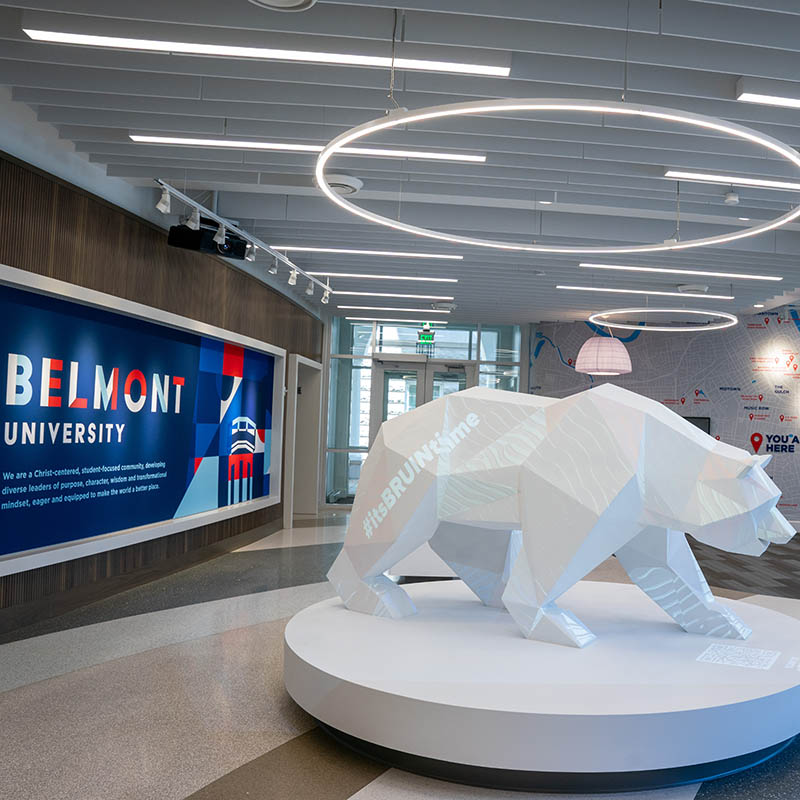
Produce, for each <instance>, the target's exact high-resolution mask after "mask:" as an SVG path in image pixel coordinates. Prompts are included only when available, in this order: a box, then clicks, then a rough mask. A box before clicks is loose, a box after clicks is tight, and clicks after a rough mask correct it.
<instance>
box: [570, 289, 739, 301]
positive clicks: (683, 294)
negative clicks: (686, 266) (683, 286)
mask: <svg viewBox="0 0 800 800" xmlns="http://www.w3.org/2000/svg"><path fill="white" fill-rule="evenodd" d="M556 289H570V290H572V291H574V292H615V293H617V294H658V295H663V296H665V297H704V298H705V299H706V300H733V299H734V298H733V296H732V295H728V294H702V293H698V292H662V291H654V290H650V289H611V288H608V287H605V286H562V285H559V286H556Z"/></svg>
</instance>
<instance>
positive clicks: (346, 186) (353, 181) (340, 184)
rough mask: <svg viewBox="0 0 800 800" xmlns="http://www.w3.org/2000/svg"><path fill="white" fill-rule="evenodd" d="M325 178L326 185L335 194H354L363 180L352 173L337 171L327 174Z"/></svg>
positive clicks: (359, 188) (362, 183)
mask: <svg viewBox="0 0 800 800" xmlns="http://www.w3.org/2000/svg"><path fill="white" fill-rule="evenodd" d="M327 179H328V186H330V187H331V189H333V191H334V192H336V194H341V195H352V194H356V193H357V192H359V191H360V190H361V187H362V186H363V185H364V181H362V180H361V178H356V177H355V176H353V175H344V174H341V173H338V172H334V173H333V174H330V175H328V176H327Z"/></svg>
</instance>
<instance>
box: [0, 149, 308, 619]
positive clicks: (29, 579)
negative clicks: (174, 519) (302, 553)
mask: <svg viewBox="0 0 800 800" xmlns="http://www.w3.org/2000/svg"><path fill="white" fill-rule="evenodd" d="M0 263H3V264H8V265H10V266H12V267H17V268H19V269H25V270H29V271H30V272H35V273H38V274H41V275H46V276H48V277H51V278H57V279H59V280H63V281H68V282H69V283H74V284H78V285H80V286H85V287H88V288H90V289H96V290H98V291H101V292H107V293H108V294H112V295H116V296H118V297H124V298H126V299H128V300H134V301H136V302H139V303H144V304H146V305H150V306H155V307H156V308H161V309H164V310H165V311H171V312H173V313H175V314H181V315H182V316H185V317H190V318H192V319H196V320H201V321H203V322H207V323H209V324H211V325H217V326H219V327H221V328H227V329H228V330H231V331H235V332H237V333H241V334H244V335H247V336H252V337H254V338H256V339H261V340H263V341H266V342H269V343H271V344H274V345H277V346H278V347H283V348H285V349H286V350H287V352H290V353H300V354H301V355H304V356H307V357H308V358H313V359H315V360H318V361H319V360H321V356H322V324H321V323H320V322H319V320H317V319H315V318H314V317H313V316H311V315H310V314H308V313H307V312H306V311H304V310H303V309H301V308H300V307H299V306H296V305H294V304H293V303H292V302H291V301H289V300H288V299H286V298H285V297H283V296H282V295H280V294H278V293H277V292H274V291H273V290H272V289H270V288H269V287H267V286H265V285H264V284H262V283H260V282H259V281H257V280H256V279H254V278H252V277H250V276H249V275H247V274H245V273H243V272H240V271H239V270H237V269H235V268H234V267H231V266H230V265H228V264H227V263H225V262H224V261H222V260H220V259H217V258H214V257H213V256H209V255H205V254H202V253H193V252H190V251H187V250H179V249H176V248H173V247H168V246H167V237H166V232H165V231H163V230H159V229H158V228H156V227H155V226H153V225H151V224H150V223H148V222H145V221H144V220H141V219H139V218H137V217H134V216H133V215H131V214H129V213H127V212H125V211H123V210H121V209H119V208H117V207H115V206H112V205H110V204H109V203H106V202H105V201H103V200H101V199H100V198H97V197H94V196H93V195H90V194H88V193H87V192H84V191H82V190H81V189H78V188H77V187H74V186H70V185H69V184H66V183H64V182H63V181H61V180H59V179H57V178H54V177H53V176H50V175H47V174H44V173H41V172H39V171H38V170H36V169H34V168H32V167H30V166H29V165H26V164H23V163H21V162H19V161H17V160H15V159H13V158H11V157H8V156H4V155H3V154H1V153H0ZM281 516H282V508H281V506H280V505H276V506H271V507H270V508H266V509H262V510H260V511H256V512H253V513H252V514H246V515H243V516H240V517H236V518H233V519H229V520H225V521H222V522H218V523H215V524H213V525H205V526H202V527H200V528H195V529H193V530H191V531H185V532H182V533H178V534H173V535H171V536H166V537H163V538H161V539H155V540H153V541H150V542H142V543H140V544H137V545H131V546H130V547H124V548H119V549H117V550H111V551H109V552H107V553H99V554H97V555H94V556H89V557H86V558H80V559H75V560H73V561H67V562H64V563H62V564H54V565H51V566H48V567H42V568H39V569H35V570H29V571H27V572H23V573H19V574H16V575H9V576H4V577H0V609H11V608H12V607H15V606H19V605H20V604H25V603H32V602H35V601H37V600H38V601H41V600H43V599H44V598H47V597H48V596H51V595H54V594H56V593H62V592H72V591H74V590H76V589H78V588H80V587H85V586H86V585H87V584H92V583H96V582H99V581H103V580H105V579H108V578H113V577H116V576H120V575H125V574H127V573H132V572H135V571H136V570H140V569H144V568H147V567H151V566H152V565H154V564H157V563H158V562H159V561H172V560H174V559H179V558H180V557H181V556H185V555H186V554H188V553H190V552H192V551H194V550H197V549H198V548H205V547H208V546H210V545H213V544H215V543H217V542H220V541H222V540H224V539H226V538H229V537H231V536H236V535H238V534H241V533H244V532H246V531H248V530H250V529H251V528H254V527H256V526H258V525H262V524H265V523H268V522H272V521H275V520H278V519H280V517H281Z"/></svg>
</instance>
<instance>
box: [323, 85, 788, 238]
mask: <svg viewBox="0 0 800 800" xmlns="http://www.w3.org/2000/svg"><path fill="white" fill-rule="evenodd" d="M515 111H538V112H542V111H567V112H571V111H577V112H586V113H591V114H597V115H603V114H606V115H611V116H612V117H634V118H640V119H641V118H644V119H657V120H661V121H663V122H672V123H675V124H676V125H687V126H690V127H693V128H699V129H700V130H701V131H713V132H715V133H721V134H723V135H724V136H729V137H732V138H733V139H739V140H743V141H745V142H749V143H750V144H753V145H756V146H757V147H760V148H762V149H763V150H764V151H765V152H764V155H777V156H779V157H780V158H782V159H784V160H785V161H786V162H788V163H789V164H792V165H793V166H794V167H798V168H800V153H798V152H797V150H795V149H794V148H793V147H791V146H790V145H788V144H785V143H784V142H781V141H779V140H778V139H775V138H773V137H772V136H768V135H767V134H764V133H761V132H760V131H757V130H754V129H753V128H746V127H745V126H744V125H737V124H735V123H733V122H727V121H726V120H723V119H720V118H719V117H709V116H706V115H704V114H692V113H689V112H688V111H681V110H679V109H675V108H665V107H663V106H647V105H639V104H638V103H621V102H615V101H611V100H608V101H600V100H569V99H552V98H527V99H525V98H509V99H505V100H473V101H469V102H466V103H451V104H449V105H441V106H429V107H428V108H418V109H414V110H413V111H408V110H402V111H393V112H391V113H390V114H388V115H387V116H384V117H381V118H379V119H375V120H372V121H371V122H365V123H363V124H362V125H357V126H356V127H355V128H351V129H350V130H348V131H345V132H344V133H341V134H339V135H338V136H337V137H336V138H334V139H332V140H331V141H330V142H328V144H326V145H325V147H324V148H323V149H322V152H321V153H320V154H319V157H318V158H317V165H316V168H315V179H316V182H317V186H319V188H320V190H321V191H322V193H323V194H324V195H325V196H326V197H327V198H328V199H329V200H330V201H332V202H333V203H335V204H336V205H338V206H339V207H340V208H342V209H344V210H345V211H347V212H348V213H350V214H354V215H355V216H357V217H361V218H362V219H365V220H367V221H369V222H374V223H376V224H377V225H384V226H386V227H388V228H394V229H395V230H398V231H404V232H405V233H411V234H414V235H416V236H426V237H428V238H429V239H439V240H441V241H445V242H453V243H454V244H466V245H471V246H473V247H492V248H495V249H498V250H512V251H522V252H527V253H575V254H578V253H580V254H589V253H593V254H597V253H658V252H662V251H666V250H687V249H689V248H692V247H706V246H708V245H712V244H724V243H726V242H733V241H736V240H737V239H744V238H746V237H748V236H757V235H758V234H760V233H765V232H767V231H771V230H775V229H776V228H780V227H781V226H782V225H786V224H787V223H788V222H791V221H792V220H795V219H797V218H798V217H800V206H795V207H793V208H792V209H791V210H790V211H788V212H787V213H786V214H783V215H782V216H780V217H776V218H775V219H773V220H770V221H769V222H764V223H762V224H760V225H753V226H751V227H746V228H743V229H741V230H738V231H735V232H733V233H724V234H720V235H717V236H706V237H704V238H702V239H686V240H684V241H675V240H674V239H667V240H665V241H663V242H652V243H650V244H641V245H616V246H611V247H599V246H595V247H569V246H565V245H558V244H522V243H520V242H510V241H503V240H496V239H479V238H476V237H474V236H460V235H457V234H453V233H447V232H445V231H437V230H434V229H432V228H421V227H419V226H417V225H409V224H407V223H405V222H400V221H399V220H395V219H391V218H389V217H384V216H381V215H380V214H376V213H375V212H373V211H368V210H367V209H365V208H361V207H360V206H357V205H356V204H355V203H351V202H350V201H349V200H347V199H346V198H344V197H342V196H341V195H339V194H337V193H336V191H335V190H334V189H333V187H332V186H331V184H330V183H329V182H328V178H326V176H325V166H326V164H327V163H328V160H329V159H330V158H331V157H332V156H334V155H336V154H337V153H339V152H341V151H342V148H343V147H346V146H348V145H350V144H352V143H353V142H357V141H360V140H361V139H365V138H367V137H369V136H370V135H372V134H374V133H380V132H381V131H387V130H390V129H392V128H397V127H401V126H405V125H411V124H413V123H415V122H424V121H426V120H431V119H445V118H449V117H464V116H469V115H473V116H474V115H481V114H507V113H509V112H515ZM726 182H727V181H726Z"/></svg>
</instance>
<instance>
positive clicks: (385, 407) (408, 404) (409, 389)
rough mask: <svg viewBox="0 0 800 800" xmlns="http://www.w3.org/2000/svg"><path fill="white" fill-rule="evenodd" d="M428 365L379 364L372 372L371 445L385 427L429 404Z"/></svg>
mask: <svg viewBox="0 0 800 800" xmlns="http://www.w3.org/2000/svg"><path fill="white" fill-rule="evenodd" d="M425 396H426V386H425V363H424V362H419V361H379V360H377V359H376V360H375V362H374V365H373V370H372V392H371V403H370V405H371V408H370V436H369V442H370V445H371V444H372V442H374V441H375V437H376V436H377V435H378V430H379V429H380V427H381V423H383V422H386V420H389V419H394V418H395V417H399V416H400V415H401V414H405V413H406V411H412V410H413V409H415V408H416V407H417V406H418V405H422V403H424V402H425Z"/></svg>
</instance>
